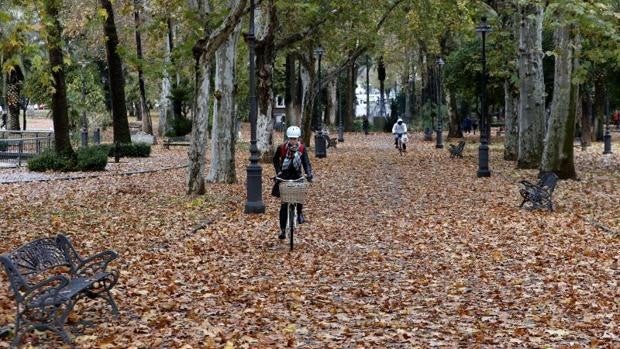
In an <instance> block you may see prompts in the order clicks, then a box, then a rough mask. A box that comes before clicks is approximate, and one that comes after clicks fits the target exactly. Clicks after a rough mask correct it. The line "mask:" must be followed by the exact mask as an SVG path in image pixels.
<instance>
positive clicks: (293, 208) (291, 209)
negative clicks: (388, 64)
mask: <svg viewBox="0 0 620 349" xmlns="http://www.w3.org/2000/svg"><path fill="white" fill-rule="evenodd" d="M296 213H297V204H289V205H288V222H289V225H288V229H289V232H288V238H289V247H290V249H291V251H292V250H293V232H294V231H295V224H296V223H297V222H296V221H295V220H296V218H297V217H295V216H296Z"/></svg>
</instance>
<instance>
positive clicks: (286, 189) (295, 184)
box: [273, 176, 306, 251]
mask: <svg viewBox="0 0 620 349" xmlns="http://www.w3.org/2000/svg"><path fill="white" fill-rule="evenodd" d="M273 179H274V180H276V181H280V184H279V187H280V201H281V202H282V203H283V204H287V210H286V212H287V215H286V233H287V234H288V238H289V245H290V250H291V251H292V250H293V235H294V231H295V229H296V228H297V204H303V203H304V200H305V198H306V181H305V180H306V177H301V178H297V179H283V178H280V177H277V176H276V177H273Z"/></svg>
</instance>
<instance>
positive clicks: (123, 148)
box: [105, 143, 151, 158]
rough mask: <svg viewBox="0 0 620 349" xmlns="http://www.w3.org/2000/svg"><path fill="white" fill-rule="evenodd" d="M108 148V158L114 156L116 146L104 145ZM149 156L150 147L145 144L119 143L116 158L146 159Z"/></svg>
mask: <svg viewBox="0 0 620 349" xmlns="http://www.w3.org/2000/svg"><path fill="white" fill-rule="evenodd" d="M105 147H107V148H108V152H107V154H108V156H109V157H114V156H115V155H116V146H115V145H114V144H106V145H105ZM150 155H151V145H150V144H146V143H120V144H119V145H118V156H119V157H129V158H148V157H149V156H150Z"/></svg>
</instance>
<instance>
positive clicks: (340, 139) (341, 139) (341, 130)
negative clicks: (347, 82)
mask: <svg viewBox="0 0 620 349" xmlns="http://www.w3.org/2000/svg"><path fill="white" fill-rule="evenodd" d="M341 85H342V84H341V81H340V78H339V79H338V80H337V86H340V87H342V86H341ZM342 92H343V89H341V88H339V89H338V142H339V143H341V142H344V124H343V122H342Z"/></svg>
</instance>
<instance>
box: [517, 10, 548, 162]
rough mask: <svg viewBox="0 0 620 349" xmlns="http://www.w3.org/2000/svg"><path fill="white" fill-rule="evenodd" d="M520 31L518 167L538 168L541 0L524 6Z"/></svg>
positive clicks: (541, 89)
mask: <svg viewBox="0 0 620 349" xmlns="http://www.w3.org/2000/svg"><path fill="white" fill-rule="evenodd" d="M520 12H521V27H520V30H519V96H520V97H519V148H518V157H517V167H518V168H538V167H539V165H540V159H541V157H542V152H543V141H544V132H545V83H544V80H543V64H542V59H543V51H542V23H543V14H544V9H543V6H542V5H541V4H539V3H538V2H532V3H526V4H523V5H521V7H520Z"/></svg>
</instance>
